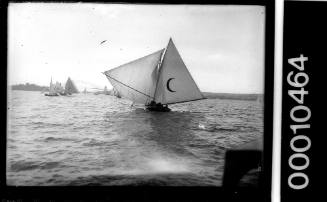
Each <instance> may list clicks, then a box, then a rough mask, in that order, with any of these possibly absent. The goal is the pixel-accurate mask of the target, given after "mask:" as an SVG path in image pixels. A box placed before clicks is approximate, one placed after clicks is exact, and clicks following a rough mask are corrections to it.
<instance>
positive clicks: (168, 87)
mask: <svg viewBox="0 0 327 202" xmlns="http://www.w3.org/2000/svg"><path fill="white" fill-rule="evenodd" d="M173 79H175V78H170V79H168V81H167V89H168V90H169V91H170V92H172V93H173V92H176V91H174V90H172V89H171V88H170V86H169V83H170V81H171V80H173Z"/></svg>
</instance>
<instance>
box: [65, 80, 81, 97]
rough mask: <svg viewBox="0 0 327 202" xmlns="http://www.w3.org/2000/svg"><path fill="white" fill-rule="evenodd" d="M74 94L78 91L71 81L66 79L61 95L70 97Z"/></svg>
mask: <svg viewBox="0 0 327 202" xmlns="http://www.w3.org/2000/svg"><path fill="white" fill-rule="evenodd" d="M74 93H78V90H77V88H76V86H75V84H74V83H73V81H72V80H71V79H70V78H69V77H68V79H67V82H66V85H65V90H64V93H63V95H72V94H74Z"/></svg>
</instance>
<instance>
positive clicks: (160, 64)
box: [153, 38, 171, 100]
mask: <svg viewBox="0 0 327 202" xmlns="http://www.w3.org/2000/svg"><path fill="white" fill-rule="evenodd" d="M170 41H171V38H169V42H170ZM169 42H168V44H167V46H166V48H165V50H164V52H163V53H162V56H161V59H160V61H159V63H158V65H159V72H158V76H157V82H156V88H155V90H154V95H153V100H154V99H155V97H156V94H157V91H158V83H159V78H160V74H161V66H162V61H163V60H164V58H165V55H166V51H167V48H168V45H169Z"/></svg>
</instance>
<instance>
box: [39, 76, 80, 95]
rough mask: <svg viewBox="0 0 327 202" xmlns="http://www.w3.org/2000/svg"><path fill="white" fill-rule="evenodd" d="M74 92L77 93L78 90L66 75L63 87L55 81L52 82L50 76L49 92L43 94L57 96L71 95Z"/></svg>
mask: <svg viewBox="0 0 327 202" xmlns="http://www.w3.org/2000/svg"><path fill="white" fill-rule="evenodd" d="M74 93H78V90H77V88H76V86H75V84H74V83H73V81H72V80H71V79H70V78H69V77H68V80H67V82H66V85H65V88H63V87H62V85H61V83H59V82H56V83H55V84H53V83H52V77H51V82H50V87H49V93H45V94H44V95H45V96H59V95H72V94H74Z"/></svg>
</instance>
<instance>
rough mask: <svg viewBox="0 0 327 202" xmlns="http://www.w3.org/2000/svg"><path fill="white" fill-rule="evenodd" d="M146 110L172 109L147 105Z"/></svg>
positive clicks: (168, 110)
mask: <svg viewBox="0 0 327 202" xmlns="http://www.w3.org/2000/svg"><path fill="white" fill-rule="evenodd" d="M146 110H148V111H153V112H170V111H171V109H169V108H168V107H161V106H160V107H156V106H146Z"/></svg>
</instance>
